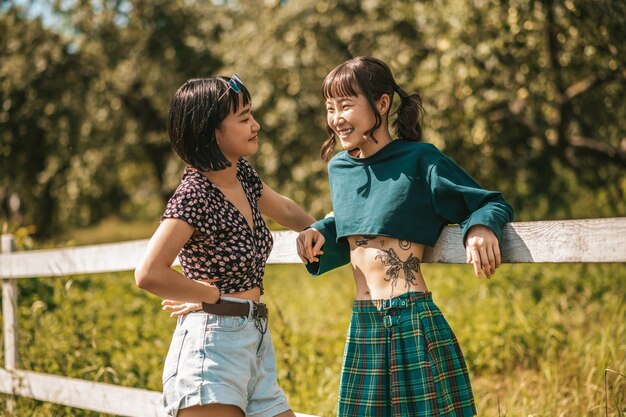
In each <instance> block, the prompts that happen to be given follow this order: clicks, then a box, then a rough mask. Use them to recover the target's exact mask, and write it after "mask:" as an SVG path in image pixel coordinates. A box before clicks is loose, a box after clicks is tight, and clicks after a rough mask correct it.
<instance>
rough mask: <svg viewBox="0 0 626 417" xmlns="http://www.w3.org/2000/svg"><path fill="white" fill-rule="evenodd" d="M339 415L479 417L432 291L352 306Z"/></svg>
mask: <svg viewBox="0 0 626 417" xmlns="http://www.w3.org/2000/svg"><path fill="white" fill-rule="evenodd" d="M337 415H338V416H340V417H344V416H345V417H348V416H349V417H355V416H359V417H366V416H367V417H370V416H371V417H374V416H376V417H387V416H389V417H392V416H394V417H398V416H411V417H433V416H437V417H444V416H445V417H452V416H454V417H465V416H473V415H476V407H475V405H474V396H473V394H472V387H471V385H470V380H469V375H468V373H467V367H466V366H465V360H464V359H463V354H462V353H461V349H460V347H459V344H458V342H457V340H456V337H455V336H454V333H452V329H450V326H449V325H448V322H447V321H446V319H445V318H444V317H443V314H441V311H440V310H439V308H438V307H437V306H436V305H435V303H434V302H433V300H432V295H431V293H430V292H409V293H406V294H402V295H400V296H398V297H395V298H390V299H386V300H355V301H354V305H353V308H352V320H351V322H350V329H349V331H348V340H347V343H346V348H345V352H344V360H343V369H342V372H341V386H340V389H339V407H338V412H337Z"/></svg>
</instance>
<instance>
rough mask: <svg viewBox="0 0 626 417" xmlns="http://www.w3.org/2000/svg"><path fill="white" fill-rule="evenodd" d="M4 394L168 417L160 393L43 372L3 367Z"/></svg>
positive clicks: (0, 382) (132, 415) (306, 416)
mask: <svg viewBox="0 0 626 417" xmlns="http://www.w3.org/2000/svg"><path fill="white" fill-rule="evenodd" d="M0 393H4V394H13V395H18V396H22V397H27V398H33V399H36V400H40V401H47V402H51V403H54V404H62V405H66V406H68V407H76V408H82V409H85V410H91V411H98V412H103V413H108V414H115V415H119V416H129V417H165V412H164V411H163V401H162V397H161V393H160V392H157V391H149V390H145V389H138V388H128V387H121V386H118V385H111V384H103V383H101V382H91V381H84V380H81V379H75V378H67V377H63V376H57V375H50V374H42V373H39V372H32V371H20V370H7V369H2V368H0ZM295 414H296V416H297V417H317V416H313V415H310V414H302V413H295Z"/></svg>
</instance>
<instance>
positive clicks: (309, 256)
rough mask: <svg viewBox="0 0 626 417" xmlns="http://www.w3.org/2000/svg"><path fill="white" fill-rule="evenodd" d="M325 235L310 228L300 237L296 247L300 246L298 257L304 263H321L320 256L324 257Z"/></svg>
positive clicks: (301, 233)
mask: <svg viewBox="0 0 626 417" xmlns="http://www.w3.org/2000/svg"><path fill="white" fill-rule="evenodd" d="M324 241H325V239H324V235H323V234H321V233H320V232H319V230H316V229H313V228H310V229H306V230H304V231H302V232H300V234H299V235H298V238H297V239H296V245H297V246H298V256H299V257H300V259H301V260H302V262H303V263H305V264H308V263H309V262H319V258H318V256H319V255H322V254H323V253H324V251H322V246H323V245H324Z"/></svg>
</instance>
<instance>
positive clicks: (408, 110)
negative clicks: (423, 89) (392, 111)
mask: <svg viewBox="0 0 626 417" xmlns="http://www.w3.org/2000/svg"><path fill="white" fill-rule="evenodd" d="M395 90H396V91H397V92H398V95H399V96H400V100H401V101H400V106H399V107H398V110H396V120H394V122H393V123H392V125H391V128H392V129H393V132H394V133H395V134H396V136H398V137H399V138H403V139H408V140H412V141H416V142H419V141H420V140H421V139H422V118H423V117H424V107H423V106H422V97H421V96H420V94H419V93H413V94H408V93H407V92H406V91H404V90H403V89H402V88H400V87H399V86H397V85H396V86H395Z"/></svg>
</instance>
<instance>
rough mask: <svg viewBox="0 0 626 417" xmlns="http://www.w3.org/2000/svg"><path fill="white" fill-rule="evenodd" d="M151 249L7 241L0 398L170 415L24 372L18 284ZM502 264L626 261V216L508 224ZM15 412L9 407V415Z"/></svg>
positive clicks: (125, 394) (288, 236)
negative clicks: (21, 247) (41, 246)
mask: <svg viewBox="0 0 626 417" xmlns="http://www.w3.org/2000/svg"><path fill="white" fill-rule="evenodd" d="M272 235H273V236H274V248H273V250H272V253H271V255H270V257H269V259H268V263H299V262H300V259H299V258H298V256H297V254H296V252H295V243H294V241H295V237H296V233H294V232H272ZM147 242H148V241H147V240H137V241H131V242H121V243H113V244H104V245H91V246H82V247H75V248H64V249H53V250H36V251H27V252H14V251H13V250H14V244H13V237H12V236H10V235H2V240H1V244H2V246H1V248H2V254H0V278H2V307H3V318H4V320H3V321H4V322H3V331H4V357H5V364H4V368H0V393H5V394H12V395H17V396H23V397H28V398H34V399H37V400H41V401H48V402H53V403H58V404H63V405H67V406H70V407H77V408H83V409H86V410H92V411H99V412H105V413H110V414H116V415H122V416H130V417H134V416H137V417H140V416H141V417H162V416H164V412H163V410H162V407H161V393H160V392H156V391H148V390H143V389H137V388H128V387H121V386H116V385H111V384H103V383H98V382H90V381H84V380H80V379H74V378H66V377H61V376H56V375H49V374H42V373H38V372H32V371H27V370H20V369H18V368H19V367H18V364H19V356H18V353H19V351H18V343H17V342H18V337H17V332H18V325H17V291H16V284H17V281H18V280H19V279H26V278H33V277H55V276H66V275H75V274H89V273H101V272H116V271H129V270H132V269H134V268H135V267H136V266H137V262H138V261H139V259H141V256H142V254H143V251H144V250H145V248H146V245H147ZM502 261H503V262H505V263H530V262H550V263H553V262H558V263H569V262H572V263H574V262H626V217H619V218H606V219H587V220H562V221H539V222H518V223H510V224H508V225H507V226H505V228H504V230H503V237H502ZM423 262H425V263H465V250H464V248H463V244H462V242H461V231H460V229H459V227H458V226H447V227H446V228H445V229H444V230H443V233H442V234H441V236H440V238H439V240H438V241H437V244H436V245H435V247H434V248H428V249H427V250H426V253H425V254H424V260H423ZM303 273H304V270H303ZM12 407H13V403H12V401H11V400H9V401H8V408H9V411H11V409H12ZM296 415H297V416H300V417H306V416H308V415H307V414H301V413H296ZM309 417H313V416H309Z"/></svg>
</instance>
